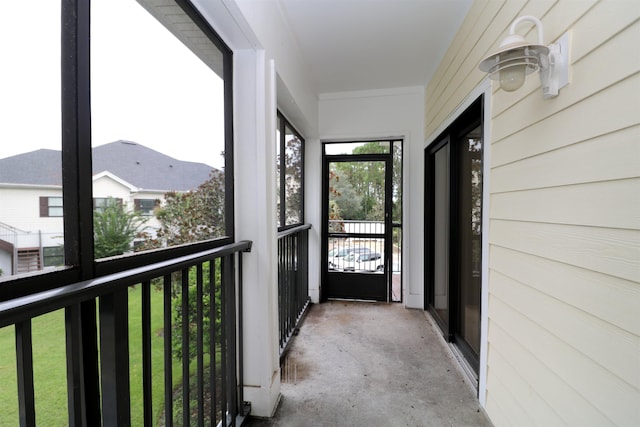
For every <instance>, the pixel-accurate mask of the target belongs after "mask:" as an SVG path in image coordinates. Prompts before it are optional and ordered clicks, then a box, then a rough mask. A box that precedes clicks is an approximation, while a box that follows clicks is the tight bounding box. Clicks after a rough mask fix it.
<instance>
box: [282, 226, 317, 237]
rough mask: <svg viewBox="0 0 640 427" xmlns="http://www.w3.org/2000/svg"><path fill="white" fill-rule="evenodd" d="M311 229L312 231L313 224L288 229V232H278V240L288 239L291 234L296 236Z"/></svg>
mask: <svg viewBox="0 0 640 427" xmlns="http://www.w3.org/2000/svg"><path fill="white" fill-rule="evenodd" d="M310 229H311V224H302V225H297V226H295V227H292V228H287V229H286V230H282V231H279V232H278V239H281V238H282V237H287V236H289V235H290V234H295V233H298V232H300V231H304V230H310Z"/></svg>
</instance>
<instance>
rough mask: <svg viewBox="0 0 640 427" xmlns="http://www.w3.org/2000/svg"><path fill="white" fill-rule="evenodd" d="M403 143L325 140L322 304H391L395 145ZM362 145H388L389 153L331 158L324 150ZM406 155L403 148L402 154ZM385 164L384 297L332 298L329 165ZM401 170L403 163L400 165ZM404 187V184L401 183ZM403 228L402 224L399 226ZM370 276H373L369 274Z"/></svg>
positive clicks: (355, 274)
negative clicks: (348, 301) (360, 301)
mask: <svg viewBox="0 0 640 427" xmlns="http://www.w3.org/2000/svg"><path fill="white" fill-rule="evenodd" d="M397 141H400V142H401V143H403V139H402V138H385V139H379V138H374V139H369V140H357V141H354V140H347V141H323V142H322V174H321V176H322V202H321V203H322V219H321V221H322V232H321V257H320V268H321V283H322V286H321V292H320V301H326V300H327V299H329V298H345V299H364V300H374V301H385V302H389V301H392V280H393V265H392V264H393V230H394V228H398V227H397V226H396V227H394V223H393V197H392V189H393V145H394V142H397ZM361 142H388V143H389V146H390V150H389V153H372V154H340V155H328V154H326V151H325V146H326V145H327V144H331V143H361ZM401 153H402V154H404V147H403V148H402V151H401ZM367 161H371V162H380V161H384V162H385V220H384V224H385V231H384V235H385V237H384V272H383V277H384V286H385V291H384V298H382V297H381V294H377V293H376V295H372V294H364V295H361V296H356V297H354V298H351V297H349V296H332V295H329V289H328V285H329V276H330V275H329V270H328V253H329V244H328V240H329V239H328V234H329V230H328V227H327V224H328V218H329V211H328V205H329V203H328V201H329V182H328V178H329V164H330V163H334V162H367ZM400 167H401V168H402V163H401V166H400ZM401 184H402V183H401ZM400 228H401V225H400ZM331 274H340V273H331ZM341 274H347V275H349V276H351V277H354V278H355V277H358V275H359V274H358V273H341ZM368 276H370V275H368Z"/></svg>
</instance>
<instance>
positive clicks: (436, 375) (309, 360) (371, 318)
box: [245, 301, 491, 427]
mask: <svg viewBox="0 0 640 427" xmlns="http://www.w3.org/2000/svg"><path fill="white" fill-rule="evenodd" d="M282 371H283V374H282V382H283V383H282V389H281V393H282V398H281V401H280V405H279V407H278V409H277V412H276V414H275V416H274V417H273V418H271V419H268V420H265V419H253V418H250V419H249V421H248V423H247V424H245V425H249V426H257V427H266V426H282V427H289V426H291V427H303V426H313V427H316V426H363V427H364V426H367V427H374V426H487V427H489V426H491V423H490V422H489V421H488V419H487V417H486V416H485V414H484V412H483V411H482V410H481V409H480V406H479V403H478V401H477V399H476V396H475V392H474V391H473V390H472V388H471V386H470V384H469V383H468V382H467V381H466V380H465V379H464V377H463V375H462V373H461V371H460V370H459V368H458V367H457V365H456V364H455V361H454V360H453V358H452V356H451V353H450V352H449V350H448V348H447V347H446V345H445V344H444V342H443V341H442V339H441V338H440V337H439V336H438V335H437V333H436V332H435V331H434V328H433V327H432V326H431V323H430V322H429V321H428V320H427V318H426V316H425V313H424V312H422V311H420V310H407V309H405V308H403V307H402V305H401V304H383V303H365V302H344V301H333V302H327V303H323V304H319V305H313V306H312V307H311V310H310V311H309V313H308V315H307V317H306V319H305V321H304V323H303V324H302V327H301V329H300V334H299V335H298V336H297V337H295V338H294V341H293V345H292V347H291V350H290V352H289V356H288V358H287V361H286V363H285V365H284V366H283V369H282Z"/></svg>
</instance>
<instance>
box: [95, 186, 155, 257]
mask: <svg viewBox="0 0 640 427" xmlns="http://www.w3.org/2000/svg"><path fill="white" fill-rule="evenodd" d="M110 200H111V199H110ZM113 201H114V202H115V199H113ZM146 221H147V218H145V217H143V216H142V215H140V214H139V213H138V212H133V211H127V210H126V207H125V205H124V204H122V203H111V202H109V203H107V205H106V207H104V208H103V209H102V210H99V211H98V210H95V211H94V212H93V247H94V252H95V258H96V259H99V258H105V257H110V256H115V255H122V254H123V253H125V252H129V251H130V250H132V247H131V246H132V243H133V240H134V239H135V238H136V237H137V236H138V235H139V234H140V233H141V232H142V231H143V225H144V223H145V222H146Z"/></svg>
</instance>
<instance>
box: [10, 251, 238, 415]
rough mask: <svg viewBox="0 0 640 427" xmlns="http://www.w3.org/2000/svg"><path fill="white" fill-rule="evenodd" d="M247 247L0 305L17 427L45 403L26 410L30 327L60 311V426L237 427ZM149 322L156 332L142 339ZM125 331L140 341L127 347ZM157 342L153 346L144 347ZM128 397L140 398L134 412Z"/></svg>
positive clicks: (30, 399) (30, 401)
mask: <svg viewBox="0 0 640 427" xmlns="http://www.w3.org/2000/svg"><path fill="white" fill-rule="evenodd" d="M250 248H251V242H240V243H234V244H230V245H226V246H223V247H220V248H216V249H211V250H207V251H203V252H199V253H196V254H193V255H188V256H183V257H180V258H176V259H172V260H169V261H164V262H159V263H156V264H152V265H148V266H145V267H141V268H135V269H132V270H128V271H125V272H121V273H116V274H112V275H107V276H103V277H100V278H97V279H93V280H88V281H84V282H79V283H74V284H71V285H66V286H62V287H59V288H56V289H53V290H49V291H44V292H40V293H36V294H32V295H28V296H22V297H17V298H14V299H12V300H9V301H5V302H1V303H0V328H4V327H9V328H10V327H11V326H12V325H13V326H14V328H15V344H16V346H15V356H16V364H15V367H16V374H17V387H16V388H17V393H18V398H17V405H18V406H19V408H18V412H19V422H20V425H22V426H31V425H36V423H37V422H38V419H39V417H40V415H41V414H40V412H38V411H37V409H40V408H46V406H47V405H46V404H45V403H46V402H45V401H46V399H47V398H48V396H46V395H42V394H38V396H37V399H38V400H37V402H36V396H35V395H34V361H33V354H34V344H33V339H32V336H33V332H34V331H33V328H32V320H33V319H35V318H37V317H38V316H41V315H45V314H47V313H53V312H55V311H57V310H60V309H62V310H64V320H63V321H64V331H65V333H64V335H65V338H64V341H62V342H65V343H66V345H65V348H66V352H65V356H66V378H67V381H66V391H67V402H68V411H67V412H68V419H66V420H61V422H60V424H67V423H68V424H69V425H73V426H79V425H105V426H126V425H131V424H136V425H140V424H144V425H145V426H152V425H164V426H172V425H183V426H188V425H198V426H201V425H205V424H206V425H211V426H216V425H222V426H237V425H238V426H239V425H241V424H242V422H243V421H244V418H245V416H246V415H248V413H249V410H250V407H249V404H248V403H246V402H244V401H243V391H242V384H243V369H242V363H239V361H241V360H242V356H243V351H242V274H241V273H242V252H248V251H249V250H250ZM132 290H134V291H135V292H139V294H137V293H136V300H135V301H136V302H137V301H138V298H139V301H140V305H139V306H134V305H132V302H133V300H130V295H133V294H132ZM152 302H153V303H155V304H152ZM154 313H155V314H154ZM158 313H160V314H159V316H160V317H159V318H158ZM60 319H62V317H60ZM137 319H141V320H140V323H138V322H137ZM152 319H155V320H156V321H158V322H160V323H161V324H162V327H161V328H160V330H157V329H156V330H152ZM158 319H160V320H158ZM134 323H135V324H134ZM46 326H51V325H46ZM156 326H157V325H156ZM132 327H135V328H139V329H141V334H140V336H141V341H142V342H138V343H134V342H131V338H130V335H129V334H130V331H131V328H132ZM0 331H2V329H0ZM4 332H7V330H6V329H5V331H4ZM159 334H161V337H162V338H161V341H162V343H161V344H160V345H156V346H152V339H153V340H157V339H158V338H157V336H158V335H159ZM156 344H157V341H156ZM130 346H131V348H130ZM133 347H141V348H142V349H141V369H140V370H141V373H138V374H139V376H141V380H140V381H138V380H134V375H132V370H133V365H132V363H133V361H132V359H133V356H131V355H132V354H133V349H134V348H133ZM36 349H37V348H36ZM158 352H159V353H158ZM158 361H159V362H158ZM59 369H64V368H62V367H59ZM136 369H137V368H136ZM158 372H160V375H159V376H158V375H157V374H158ZM152 378H156V379H157V378H160V379H161V380H156V381H155V382H153V381H152ZM40 380H42V379H40ZM44 380H46V379H44ZM3 381H4V380H3ZM159 382H162V383H163V384H158V383H159ZM134 387H140V388H142V391H141V392H140V390H134ZM132 391H135V393H132ZM158 393H160V399H159V400H160V402H161V403H160V404H158V403H157V401H158V399H157V398H156V399H155V401H156V404H155V405H154V404H153V401H154V396H156V397H158ZM132 394H137V395H140V396H141V397H140V400H141V402H139V403H140V405H139V406H135V405H134V402H132V399H131V396H132ZM162 395H164V397H162ZM132 412H134V413H132ZM139 412H142V415H141V414H140V413H139ZM133 418H135V419H141V421H140V423H139V424H138V423H136V422H132V419H133Z"/></svg>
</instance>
